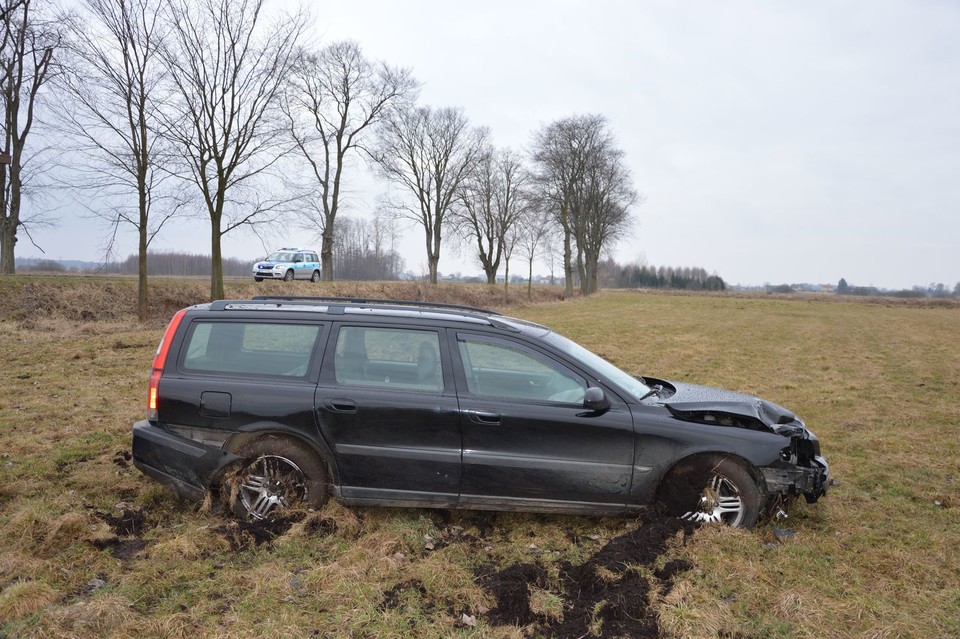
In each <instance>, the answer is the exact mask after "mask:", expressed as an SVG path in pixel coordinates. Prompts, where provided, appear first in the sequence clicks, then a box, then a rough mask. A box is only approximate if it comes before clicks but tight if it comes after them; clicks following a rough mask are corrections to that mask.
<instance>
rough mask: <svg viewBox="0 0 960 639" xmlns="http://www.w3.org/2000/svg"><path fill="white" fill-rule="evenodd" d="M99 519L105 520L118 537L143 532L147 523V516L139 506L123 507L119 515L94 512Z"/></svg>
mask: <svg viewBox="0 0 960 639" xmlns="http://www.w3.org/2000/svg"><path fill="white" fill-rule="evenodd" d="M94 515H96V516H97V517H98V518H99V519H102V520H103V521H105V522H107V524H108V525H109V526H110V528H111V529H112V530H113V534H114V535H117V536H118V537H131V536H139V535H142V534H143V531H144V528H145V526H146V523H147V516H146V515H145V514H144V512H143V511H142V510H140V509H139V508H136V509H135V508H123V509H122V510H121V512H120V514H119V515H114V514H111V513H104V512H100V511H96V512H94Z"/></svg>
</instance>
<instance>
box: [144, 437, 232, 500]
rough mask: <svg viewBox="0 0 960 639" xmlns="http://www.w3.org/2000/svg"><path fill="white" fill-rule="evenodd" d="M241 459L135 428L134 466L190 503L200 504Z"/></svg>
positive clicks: (223, 452) (221, 451)
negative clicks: (187, 499)
mask: <svg viewBox="0 0 960 639" xmlns="http://www.w3.org/2000/svg"><path fill="white" fill-rule="evenodd" d="M240 460H242V458H241V457H238V456H236V455H233V454H231V453H228V452H225V451H223V450H221V449H219V448H217V447H215V446H210V445H207V444H202V443H199V442H195V441H192V440H189V439H186V438H184V437H180V436H179V435H175V434H173V433H171V432H169V431H166V430H164V429H162V428H160V427H159V426H155V425H154V424H152V423H150V422H149V421H148V420H143V421H139V422H137V423H136V424H134V425H133V464H134V466H136V467H137V468H139V469H140V471H141V472H143V473H144V474H145V475H148V476H149V477H152V478H153V479H155V480H157V481H159V482H160V483H162V484H164V485H165V486H169V487H171V488H173V489H174V490H175V491H177V492H178V493H180V494H181V495H183V496H184V497H187V498H189V499H196V500H200V499H203V497H204V496H205V495H206V493H207V491H208V490H209V488H210V486H211V485H212V484H213V483H214V482H215V481H216V480H217V479H218V478H219V477H220V476H221V475H222V473H223V471H224V470H225V469H226V468H227V467H228V466H230V465H232V464H234V463H235V462H238V461H240Z"/></svg>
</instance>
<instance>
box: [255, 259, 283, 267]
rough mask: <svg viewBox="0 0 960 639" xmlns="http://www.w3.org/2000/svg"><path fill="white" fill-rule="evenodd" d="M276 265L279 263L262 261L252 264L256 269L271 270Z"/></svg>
mask: <svg viewBox="0 0 960 639" xmlns="http://www.w3.org/2000/svg"><path fill="white" fill-rule="evenodd" d="M277 264H279V262H267V261H263V262H257V263H256V264H254V266H255V267H256V268H273V267H274V266H276V265H277Z"/></svg>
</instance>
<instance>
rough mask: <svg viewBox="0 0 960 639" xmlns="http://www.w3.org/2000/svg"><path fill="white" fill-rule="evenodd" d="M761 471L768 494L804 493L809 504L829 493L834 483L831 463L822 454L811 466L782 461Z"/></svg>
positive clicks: (814, 459)
mask: <svg viewBox="0 0 960 639" xmlns="http://www.w3.org/2000/svg"><path fill="white" fill-rule="evenodd" d="M760 471H761V472H762V473H763V479H764V481H765V482H766V484H767V494H768V495H803V496H804V497H805V498H806V500H807V503H809V504H812V503H814V502H815V501H817V500H818V499H820V498H821V497H823V496H824V495H825V494H827V488H829V487H830V486H831V485H832V484H833V479H831V478H830V465H829V464H827V460H826V458H825V457H822V456H820V455H817V456H816V457H814V458H813V461H812V463H811V467H809V468H804V467H802V466H796V465H794V464H790V463H788V462H780V463H778V464H774V465H773V466H767V467H765V468H761V469H760Z"/></svg>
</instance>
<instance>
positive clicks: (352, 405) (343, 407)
mask: <svg viewBox="0 0 960 639" xmlns="http://www.w3.org/2000/svg"><path fill="white" fill-rule="evenodd" d="M323 405H324V406H326V407H327V409H328V410H331V411H333V412H334V413H355V412H357V403H356V402H355V401H353V400H352V399H341V398H336V399H328V400H326V401H324V402H323Z"/></svg>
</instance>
